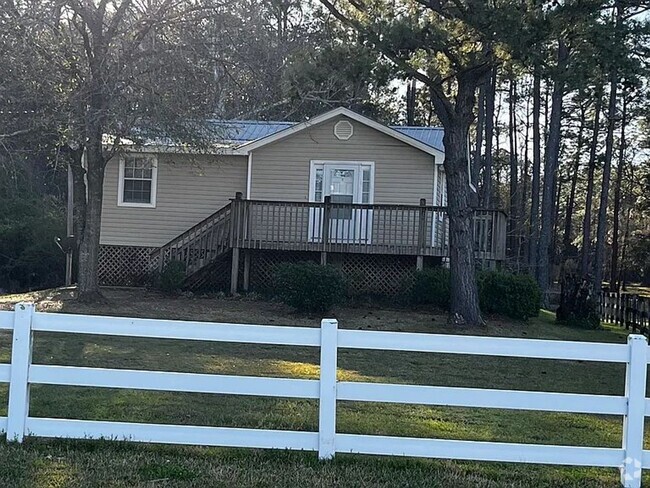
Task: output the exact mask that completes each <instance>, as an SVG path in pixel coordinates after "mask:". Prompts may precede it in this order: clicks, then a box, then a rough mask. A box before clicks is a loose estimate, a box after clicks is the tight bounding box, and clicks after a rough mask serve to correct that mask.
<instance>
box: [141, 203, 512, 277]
mask: <svg viewBox="0 0 650 488" xmlns="http://www.w3.org/2000/svg"><path fill="white" fill-rule="evenodd" d="M473 231H474V245H475V252H476V258H477V259H478V260H484V261H501V260H504V259H505V252H506V249H505V245H506V215H505V214H504V213H503V212H501V211H498V210H476V211H475V215H474V227H473ZM251 249H257V250H274V251H308V252H318V253H320V261H321V263H322V264H325V263H327V255H328V254H329V253H355V254H384V255H397V256H415V257H417V268H418V269H421V268H422V265H423V260H424V258H425V257H427V256H433V257H447V256H449V217H448V215H447V209H446V208H445V207H434V206H430V205H426V202H425V201H424V200H421V202H420V205H383V204H340V203H332V202H331V201H330V200H329V197H327V198H326V201H325V202H289V201H270V200H244V199H243V198H241V195H238V196H237V198H235V199H233V200H232V201H231V203H230V204H229V205H227V206H225V207H223V208H221V209H219V210H218V211H217V212H215V213H214V214H212V215H210V216H209V217H207V218H206V219H204V220H203V221H201V222H199V223H198V224H196V225H194V226H193V227H191V228H190V229H188V230H187V231H186V232H184V233H183V234H181V235H179V236H177V237H175V238H174V239H172V240H171V241H169V242H168V243H167V244H165V245H164V246H162V247H161V248H159V249H157V250H156V251H154V252H153V253H152V256H151V258H152V266H153V267H157V268H158V269H159V270H162V268H163V266H164V264H165V263H166V262H169V261H171V260H177V261H182V262H184V263H185V269H186V273H187V276H188V277H189V276H192V275H194V274H196V273H198V272H199V271H201V270H203V269H204V268H205V267H206V266H208V265H209V264H211V263H213V262H214V261H215V260H216V259H217V258H219V257H220V256H223V255H224V254H225V253H227V252H231V251H232V279H231V281H232V282H234V285H233V286H234V287H235V289H236V286H237V276H238V272H239V256H240V251H241V250H244V251H246V250H251ZM244 257H245V260H244V268H245V272H244V275H245V281H246V276H247V275H248V273H247V272H246V267H247V265H250V264H249V263H248V260H247V259H246V257H247V254H246V253H245V254H244ZM244 286H246V284H245V285H244Z"/></svg>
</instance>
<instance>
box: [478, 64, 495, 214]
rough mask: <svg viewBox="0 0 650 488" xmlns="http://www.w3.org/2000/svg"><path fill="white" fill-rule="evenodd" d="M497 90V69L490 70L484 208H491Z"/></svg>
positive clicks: (487, 102) (482, 191)
mask: <svg viewBox="0 0 650 488" xmlns="http://www.w3.org/2000/svg"><path fill="white" fill-rule="evenodd" d="M496 89H497V68H496V67H494V68H492V73H491V74H490V77H489V81H488V84H487V90H486V94H485V160H484V164H483V185H482V188H481V195H482V197H483V201H482V204H483V206H484V207H485V208H491V206H492V205H493V203H492V160H493V154H492V142H493V141H494V116H495V114H494V100H495V97H496Z"/></svg>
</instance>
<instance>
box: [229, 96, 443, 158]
mask: <svg viewBox="0 0 650 488" xmlns="http://www.w3.org/2000/svg"><path fill="white" fill-rule="evenodd" d="M340 115H344V116H346V117H348V118H350V119H352V120H355V121H356V122H359V123H361V124H364V125H365V126H368V127H370V128H372V129H375V130H377V131H379V132H382V133H384V134H386V135H388V136H390V137H392V138H394V139H397V140H399V141H401V142H403V143H405V144H407V145H409V146H412V147H415V148H416V149H419V150H421V151H423V152H425V153H427V154H431V155H432V156H435V157H436V158H437V159H439V162H442V159H444V147H443V145H442V136H443V130H442V129H441V128H437V127H436V128H433V127H399V126H393V127H389V126H386V125H383V124H380V123H379V122H376V121H374V120H372V119H369V118H368V117H364V116H363V115H359V114H357V113H356V112H353V111H352V110H349V109H347V108H343V107H341V108H337V109H334V110H330V111H329V112H326V113H324V114H322V115H319V116H317V117H314V118H312V119H310V120H308V121H306V122H301V123H295V122H284V123H279V122H262V123H259V122H258V123H253V122H246V121H242V122H231V123H230V124H232V126H233V127H234V128H236V130H237V132H236V136H237V137H240V138H243V137H244V136H246V135H247V134H250V135H252V134H253V133H259V134H262V133H265V134H266V135H264V136H262V137H260V138H256V139H251V140H250V142H245V143H244V144H242V145H240V146H239V147H238V150H239V151H242V152H246V153H248V152H250V151H254V150H255V149H258V148H260V147H263V146H266V145H268V144H271V143H274V142H277V141H279V140H281V139H284V138H285V137H289V136H291V135H292V134H296V133H297V132H300V131H302V130H304V129H307V128H308V127H313V126H314V125H317V124H321V123H323V122H326V121H328V120H330V119H333V118H335V117H338V116H340ZM238 124H239V125H238ZM265 124H266V126H265ZM239 140H241V139H239Z"/></svg>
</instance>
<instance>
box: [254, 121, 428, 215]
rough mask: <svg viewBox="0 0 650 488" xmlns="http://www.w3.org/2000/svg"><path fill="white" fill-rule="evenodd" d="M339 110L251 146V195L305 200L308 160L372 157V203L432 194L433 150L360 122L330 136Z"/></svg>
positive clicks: (403, 201)
mask: <svg viewBox="0 0 650 488" xmlns="http://www.w3.org/2000/svg"><path fill="white" fill-rule="evenodd" d="M341 119H346V117H345V116H341V117H338V118H335V119H332V120H329V121H327V122H323V123H322V124H319V125H317V126H314V127H310V128H307V129H305V130H303V131H301V132H298V133H296V134H294V135H292V136H289V137H287V138H285V139H281V140H279V141H277V142H275V143H273V144H270V145H268V146H265V147H261V148H259V149H257V150H255V151H253V172H252V185H251V198H253V199H260V200H291V201H307V200H308V199H309V169H310V161H311V160H319V159H320V160H333V161H374V162H375V197H374V203H394V204H405V205H418V204H419V202H420V198H426V199H427V202H428V203H429V204H430V203H431V202H432V199H433V156H431V155H429V154H426V153H424V152H422V151H419V150H418V149H415V148H414V147H411V146H409V145H408V144H405V143H403V142H401V141H398V140H397V139H394V138H392V137H390V136H388V135H386V134H382V133H381V132H378V131H376V130H374V129H372V128H370V127H367V126H365V125H363V124H361V123H359V122H356V121H354V120H350V119H348V120H350V121H351V122H352V125H353V126H354V134H353V136H352V137H351V138H350V139H349V140H347V141H342V140H339V139H337V138H336V137H335V136H334V124H336V122H338V121H339V120H341Z"/></svg>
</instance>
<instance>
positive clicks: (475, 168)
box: [472, 83, 485, 207]
mask: <svg viewBox="0 0 650 488" xmlns="http://www.w3.org/2000/svg"><path fill="white" fill-rule="evenodd" d="M484 131H485V83H484V84H482V85H481V86H480V87H479V89H478V117H477V119H476V149H475V151H474V158H473V159H472V161H473V165H472V184H473V185H474V188H476V189H478V187H479V184H478V180H479V172H480V171H481V163H482V160H483V158H482V151H483V132H484ZM478 197H479V195H478V193H472V200H473V201H472V206H474V207H477V206H478V205H479V201H478V200H479V198H478Z"/></svg>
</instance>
